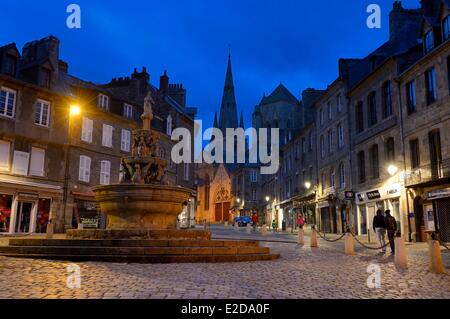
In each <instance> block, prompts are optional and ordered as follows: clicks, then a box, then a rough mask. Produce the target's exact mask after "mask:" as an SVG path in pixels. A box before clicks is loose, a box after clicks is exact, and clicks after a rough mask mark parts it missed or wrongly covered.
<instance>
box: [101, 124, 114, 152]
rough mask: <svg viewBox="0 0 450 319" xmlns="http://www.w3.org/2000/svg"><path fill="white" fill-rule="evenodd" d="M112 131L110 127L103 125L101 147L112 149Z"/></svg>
mask: <svg viewBox="0 0 450 319" xmlns="http://www.w3.org/2000/svg"><path fill="white" fill-rule="evenodd" d="M112 131H113V127H112V126H110V125H106V124H103V137H102V145H103V146H106V147H112Z"/></svg>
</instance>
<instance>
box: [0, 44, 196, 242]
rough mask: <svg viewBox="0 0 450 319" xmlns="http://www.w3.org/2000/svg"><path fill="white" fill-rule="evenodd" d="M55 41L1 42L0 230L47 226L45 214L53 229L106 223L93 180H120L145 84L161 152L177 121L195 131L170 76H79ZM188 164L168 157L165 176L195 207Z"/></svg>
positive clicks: (30, 230) (40, 229) (32, 229)
mask: <svg viewBox="0 0 450 319" xmlns="http://www.w3.org/2000/svg"><path fill="white" fill-rule="evenodd" d="M59 44H60V43H59V40H58V39H57V38H56V37H53V36H50V37H47V38H44V39H41V40H38V41H32V42H29V43H27V44H25V46H24V48H23V50H22V53H19V51H18V49H17V48H16V46H15V44H9V45H6V46H4V47H0V66H1V68H0V83H1V85H0V89H1V91H0V110H1V114H0V127H1V129H0V171H1V172H0V198H1V202H0V229H1V230H0V231H2V232H8V233H34V232H46V228H47V225H48V223H49V221H50V220H51V221H52V222H53V224H54V228H55V231H56V232H63V231H65V230H66V229H68V228H72V227H78V225H80V224H83V226H84V227H92V228H97V227H105V224H106V221H105V219H104V218H102V215H101V212H99V210H98V207H97V205H96V203H95V200H94V197H93V194H92V192H91V188H92V187H93V186H96V185H100V184H110V183H116V182H118V180H119V173H120V172H119V164H120V158H121V157H122V156H124V155H127V154H129V152H130V148H131V147H130V138H131V131H132V130H133V129H135V128H138V127H139V126H140V125H141V120H140V114H142V109H143V107H142V105H143V97H144V96H145V95H147V93H148V92H151V94H152V95H153V97H154V100H155V101H156V107H155V120H154V123H152V124H153V127H154V128H155V129H157V130H159V131H161V132H162V133H164V134H163V138H162V141H161V146H162V147H161V154H160V155H161V156H162V157H164V158H166V159H169V158H170V150H171V146H172V145H173V142H172V141H171V138H170V135H171V130H172V129H173V128H174V127H175V126H176V125H179V126H183V127H187V128H189V129H190V130H191V131H192V132H193V127H194V123H193V119H194V116H195V109H192V108H187V107H186V105H185V93H186V91H185V90H184V89H183V88H182V86H181V85H171V84H169V83H168V78H167V85H168V89H167V90H166V91H164V90H161V88H159V89H158V88H155V87H153V86H151V84H150V78H149V75H148V74H147V72H146V70H145V69H143V71H142V72H137V71H135V72H134V74H133V75H132V77H131V78H130V79H129V82H128V83H125V82H126V81H125V79H122V81H118V80H113V81H112V82H111V83H109V84H108V85H96V84H93V83H91V82H87V81H83V80H81V79H78V78H76V77H74V76H72V75H70V74H69V73H68V64H67V63H65V62H63V61H62V60H60V58H59ZM119 82H120V83H119ZM125 93H130V94H125ZM183 103H184V104H183ZM75 106H76V107H75ZM169 123H170V125H169ZM24 128H26V129H24ZM191 165H193V164H186V165H183V164H182V165H174V164H173V163H171V165H170V172H169V173H168V177H167V182H168V183H170V184H176V185H183V186H186V187H190V188H191V189H192V190H193V196H192V203H191V204H190V205H189V206H188V207H186V213H188V214H192V215H193V212H194V209H195V191H194V182H193V178H192V177H193V176H194V169H193V167H191Z"/></svg>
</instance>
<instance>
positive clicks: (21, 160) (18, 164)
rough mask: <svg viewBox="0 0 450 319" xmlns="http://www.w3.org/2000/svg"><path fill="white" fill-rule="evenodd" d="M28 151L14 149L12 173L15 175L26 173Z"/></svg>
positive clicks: (28, 160) (28, 159)
mask: <svg viewBox="0 0 450 319" xmlns="http://www.w3.org/2000/svg"><path fill="white" fill-rule="evenodd" d="M29 162H30V153H26V152H20V151H14V159H13V169H12V173H13V174H15V175H28V165H29Z"/></svg>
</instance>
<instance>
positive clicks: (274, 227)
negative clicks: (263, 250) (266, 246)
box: [272, 219, 278, 232]
mask: <svg viewBox="0 0 450 319" xmlns="http://www.w3.org/2000/svg"><path fill="white" fill-rule="evenodd" d="M277 228H278V227H277V221H276V220H275V219H274V220H273V222H272V229H273V231H274V232H276V231H277Z"/></svg>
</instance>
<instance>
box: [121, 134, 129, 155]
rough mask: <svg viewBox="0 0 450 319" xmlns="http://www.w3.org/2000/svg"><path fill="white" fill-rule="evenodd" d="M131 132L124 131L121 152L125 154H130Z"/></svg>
mask: <svg viewBox="0 0 450 319" xmlns="http://www.w3.org/2000/svg"><path fill="white" fill-rule="evenodd" d="M130 143H131V132H130V131H129V130H122V135H121V143H120V150H121V151H123V152H130Z"/></svg>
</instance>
